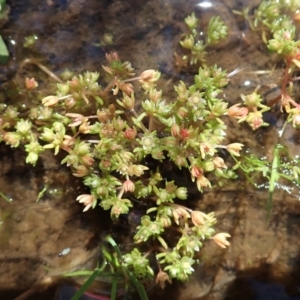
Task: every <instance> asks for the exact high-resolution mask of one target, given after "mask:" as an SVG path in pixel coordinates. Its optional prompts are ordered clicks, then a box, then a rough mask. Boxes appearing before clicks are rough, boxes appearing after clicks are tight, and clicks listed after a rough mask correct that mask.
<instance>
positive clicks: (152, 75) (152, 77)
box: [139, 70, 160, 83]
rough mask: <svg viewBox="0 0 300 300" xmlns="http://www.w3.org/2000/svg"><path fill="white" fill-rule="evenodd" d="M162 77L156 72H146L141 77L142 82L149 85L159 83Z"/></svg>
mask: <svg viewBox="0 0 300 300" xmlns="http://www.w3.org/2000/svg"><path fill="white" fill-rule="evenodd" d="M159 77H160V72H158V71H155V70H146V71H144V72H143V73H142V74H141V76H140V80H139V81H140V82H141V83H144V82H148V83H154V82H155V81H157V80H158V79H159Z"/></svg>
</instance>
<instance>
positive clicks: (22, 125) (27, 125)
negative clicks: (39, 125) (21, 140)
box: [16, 119, 32, 135]
mask: <svg viewBox="0 0 300 300" xmlns="http://www.w3.org/2000/svg"><path fill="white" fill-rule="evenodd" d="M31 126H32V124H31V122H30V121H28V120H23V119H21V120H20V121H18V122H17V125H16V130H17V132H18V133H20V134H21V135H27V134H28V133H29V132H30V130H31Z"/></svg>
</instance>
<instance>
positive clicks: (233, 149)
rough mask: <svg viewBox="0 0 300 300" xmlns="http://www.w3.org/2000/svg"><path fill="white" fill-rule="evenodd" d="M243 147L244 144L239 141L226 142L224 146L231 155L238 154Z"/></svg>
mask: <svg viewBox="0 0 300 300" xmlns="http://www.w3.org/2000/svg"><path fill="white" fill-rule="evenodd" d="M243 147H244V145H243V144H241V143H232V144H228V145H227V146H226V149H227V151H228V152H229V153H230V154H231V155H234V156H240V153H239V152H240V151H241V150H242V148H243Z"/></svg>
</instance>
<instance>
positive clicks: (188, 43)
mask: <svg viewBox="0 0 300 300" xmlns="http://www.w3.org/2000/svg"><path fill="white" fill-rule="evenodd" d="M194 44H195V40H194V37H193V35H192V34H191V35H189V36H186V37H185V39H184V40H183V41H180V45H181V46H182V47H183V48H185V49H192V48H193V46H194Z"/></svg>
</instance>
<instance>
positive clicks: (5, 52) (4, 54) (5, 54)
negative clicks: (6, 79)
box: [0, 36, 9, 65]
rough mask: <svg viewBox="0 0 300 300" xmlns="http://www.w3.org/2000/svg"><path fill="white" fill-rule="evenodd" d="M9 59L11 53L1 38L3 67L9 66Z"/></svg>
mask: <svg viewBox="0 0 300 300" xmlns="http://www.w3.org/2000/svg"><path fill="white" fill-rule="evenodd" d="M8 58H9V53H8V50H7V47H6V45H5V43H4V41H3V39H2V37H1V36H0V63H1V64H3V65H5V64H7V62H8Z"/></svg>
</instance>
